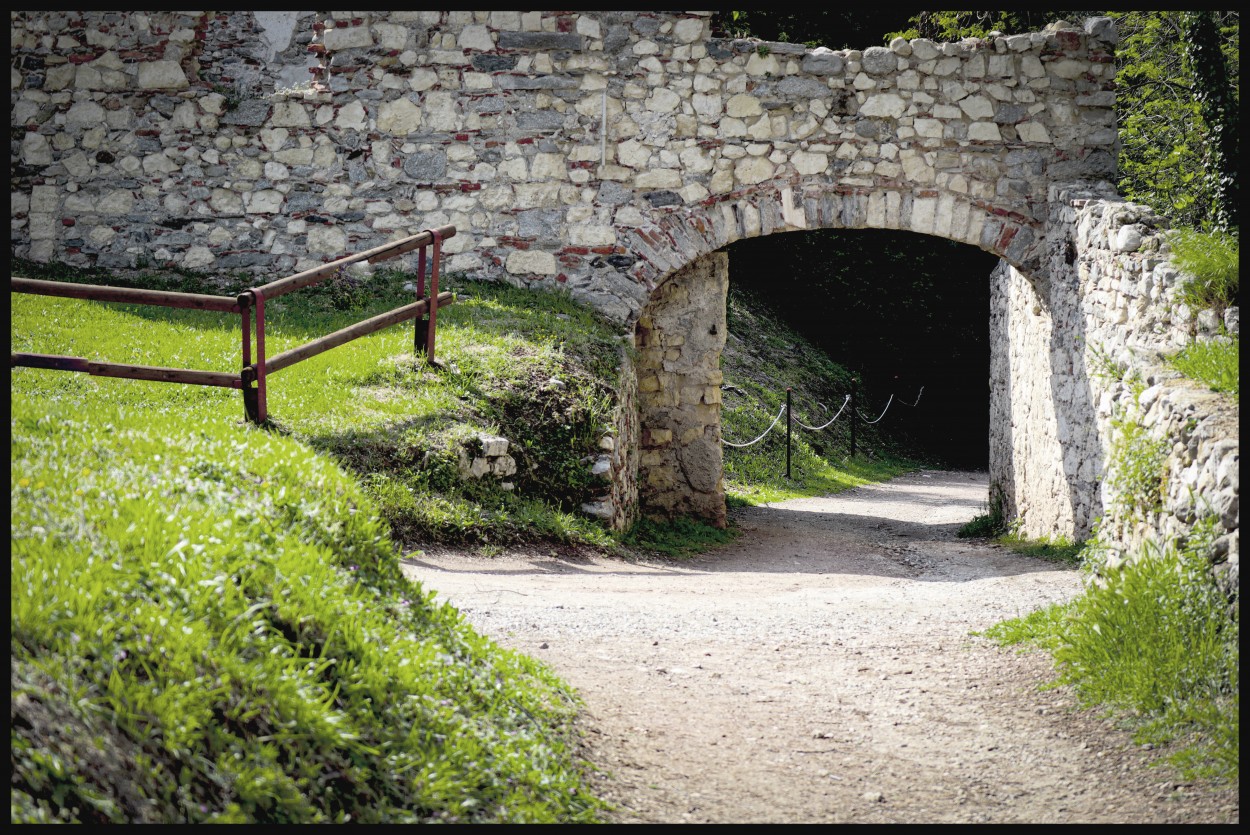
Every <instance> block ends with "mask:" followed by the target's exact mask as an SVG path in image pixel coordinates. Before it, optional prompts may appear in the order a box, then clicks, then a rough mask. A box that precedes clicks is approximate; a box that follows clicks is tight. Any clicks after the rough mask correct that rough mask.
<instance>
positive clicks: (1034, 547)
mask: <svg viewBox="0 0 1250 835" xmlns="http://www.w3.org/2000/svg"><path fill="white" fill-rule="evenodd" d="M994 541H995V542H998V543H999V544H1001V545H1006V546H1007V547H1008V548H1010V549H1011V550H1013V551H1015V552H1016V553H1017V554H1024V555H1025V556H1028V557H1037V558H1038V559H1043V560H1049V561H1050V562H1056V563H1061V564H1063V565H1071V566H1079V565H1080V564H1081V562H1082V560H1083V558H1084V555H1085V553H1086V552H1087V550H1088V549H1089V545H1088V543H1085V542H1072V541H1070V540H1069V539H1067V537H1062V536H1060V537H1055V538H1051V537H1041V538H1040V539H1027V538H1025V537H1022V536H1020V535H1018V534H1016V533H1010V532H1009V533H1006V534H1003V535H1002V536H999V537H998V538H997V539H995V540H994Z"/></svg>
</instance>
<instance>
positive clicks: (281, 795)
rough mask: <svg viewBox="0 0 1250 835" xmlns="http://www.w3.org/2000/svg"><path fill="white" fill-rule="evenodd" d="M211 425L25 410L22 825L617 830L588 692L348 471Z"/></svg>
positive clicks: (281, 442)
mask: <svg viewBox="0 0 1250 835" xmlns="http://www.w3.org/2000/svg"><path fill="white" fill-rule="evenodd" d="M65 376H68V375H65ZM84 403H85V401H84V400H83V399H81V398H80V399H79V400H78V405H79V406H82V405H84ZM207 411H208V410H201V411H200V413H199V414H197V415H196V416H195V419H194V420H193V421H188V419H187V416H186V414H185V413H182V412H175V411H173V410H171V411H170V412H169V413H168V414H158V413H157V410H155V409H151V408H134V407H132V406H130V405H129V404H126V403H109V402H107V400H106V399H103V398H97V399H95V400H94V401H92V402H91V403H90V408H89V409H86V410H81V409H73V408H66V407H65V401H64V400H61V401H59V402H58V401H57V400H54V399H51V398H49V399H39V398H33V397H30V396H25V397H18V398H15V399H14V403H13V406H12V411H11V417H10V428H11V433H12V438H11V481H10V490H11V499H10V508H11V519H12V521H11V543H12V557H11V564H10V566H11V567H10V580H11V585H10V609H11V614H10V617H11V620H10V629H11V647H12V658H11V664H12V677H13V690H12V710H13V722H12V723H11V731H10V738H11V743H12V766H13V773H12V781H11V782H12V787H11V788H12V819H13V820H14V821H15V822H16V821H44V820H48V821H52V820H67V821H81V822H108V821H113V822H131V821H145V820H147V821H188V822H209V821H261V822H314V821H325V822H340V821H347V820H351V821H356V822H401V821H410V822H421V821H466V822H469V821H482V822H488V821H489V822H541V821H548V822H551V821H557V822H569V821H590V820H594V819H596V817H597V815H598V810H599V809H600V808H601V807H600V805H599V804H598V802H597V801H596V800H594V799H593V797H592V796H591V794H590V793H589V791H588V790H587V788H586V786H585V784H584V783H583V779H582V778H583V770H582V766H581V765H580V763H579V761H578V760H577V758H576V756H575V755H574V753H573V750H574V743H575V740H574V739H573V738H572V736H571V730H570V724H569V723H570V721H571V719H572V717H573V715H574V711H575V709H576V699H575V696H574V694H573V693H572V692H571V691H570V690H569V689H568V688H567V686H566V685H564V684H562V683H561V682H560V681H559V680H557V679H556V678H555V677H554V676H553V675H551V674H550V673H549V672H548V671H546V670H545V669H544V668H542V667H541V666H540V665H539V664H537V662H534V661H532V660H531V659H528V658H526V657H524V656H521V655H519V654H514V653H512V652H510V651H505V650H502V649H500V648H498V647H496V646H495V645H493V644H492V643H491V642H490V641H489V640H488V639H486V638H484V637H482V636H480V635H478V634H476V633H475V632H474V631H473V630H472V629H471V628H470V627H469V626H468V625H467V624H466V623H465V622H464V621H463V619H462V618H461V616H460V615H459V613H458V612H456V611H455V610H454V609H452V608H450V607H448V606H445V605H440V604H436V603H435V602H434V600H433V596H432V595H430V594H427V593H426V592H425V591H424V590H423V589H422V588H421V587H420V586H418V585H416V584H413V583H411V582H409V581H408V580H406V579H405V578H404V576H403V575H402V573H401V571H400V568H399V564H398V555H397V552H396V550H395V548H394V546H393V545H392V543H391V540H390V539H389V537H388V535H387V532H386V526H385V524H384V523H383V522H381V521H380V520H379V518H378V517H377V514H376V512H375V510H374V508H373V507H372V504H371V502H370V500H369V497H368V496H366V495H365V494H364V493H363V492H362V491H361V489H360V488H359V486H358V485H357V483H356V482H355V480H354V479H352V478H351V477H349V476H348V475H346V474H345V473H344V472H343V471H341V470H340V469H339V468H338V467H336V466H335V465H334V464H332V463H331V462H330V460H329V459H327V458H326V457H324V456H321V455H318V454H315V453H313V452H311V451H310V450H309V449H308V448H307V447H305V446H303V445H301V444H299V443H297V442H296V441H294V440H291V439H287V438H282V437H280V436H278V435H276V434H274V433H269V432H264V431H261V430H256V429H250V428H246V427H242V426H240V425H239V424H238V423H237V422H236V421H233V420H231V419H229V418H222V417H214V416H211V415H209V414H208V413H207Z"/></svg>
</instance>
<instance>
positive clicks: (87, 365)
mask: <svg viewBox="0 0 1250 835" xmlns="http://www.w3.org/2000/svg"><path fill="white" fill-rule="evenodd" d="M455 234H456V227H454V226H440V227H437V228H434V229H426V230H425V231H423V232H420V233H418V234H416V235H409V236H408V237H406V238H401V239H400V240H397V241H391V242H390V243H388V244H383V245H382V246H376V247H374V248H373V249H369V250H365V251H364V252H360V253H357V254H355V255H348V256H346V257H344V258H339V259H338V260H336V261H331V262H330V263H328V264H323V265H321V266H320V267H314V268H313V269H310V270H305V271H304V272H302V273H296V274H295V275H292V276H287V277H286V278H282V279H278V280H277V281H271V282H269V283H268V284H262V285H261V286H259V287H253V288H251V289H249V290H244V291H243V292H241V293H239V294H238V295H237V296H235V297H233V298H231V297H229V296H210V295H204V294H199V293H175V292H170V291H165V290H145V289H137V288H131V287H108V286H104V285H98V284H71V283H69V282H63V281H41V280H38V279H30V278H17V277H14V278H11V279H10V281H11V289H12V291H13V292H15V293H34V294H38V295H46V296H63V297H67V298H77V299H88V300H90V301H102V302H130V303H134V304H151V305H160V306H163V307H182V308H193V309H199V310H213V311H219V312H222V313H236V314H239V315H240V317H241V322H240V324H241V326H242V337H243V338H242V343H243V344H242V349H243V363H242V368H241V369H240V371H239V373H238V374H231V373H228V372H223V371H200V370H196V369H191V368H163V367H159V366H151V365H129V364H124V363H115V362H92V361H90V360H87V359H85V358H83V357H70V356H59V355H55V354H29V353H18V352H10V354H9V366H10V367H13V366H25V367H28V368H48V369H52V370H56V371H79V372H83V373H86V374H92V375H95V376H97V377H126V378H129V379H132V380H152V381H156V382H165V383H189V384H191V385H200V386H220V387H222V388H234V389H241V390H242V391H243V407H244V410H245V411H246V413H247V416H248V419H249V420H252V421H253V422H255V423H258V424H263V423H264V422H265V421H266V420H267V418H266V414H267V410H268V406H267V405H266V401H267V395H266V389H267V386H266V377H268V375H270V374H273V373H275V372H278V371H281V370H282V369H284V368H289V367H290V366H292V365H294V364H295V363H297V362H300V361H301V360H306V359H309V358H310V357H315V356H317V355H318V354H321V353H324V352H325V351H329V350H330V349H331V348H337V347H338V346H339V345H343V344H345V343H347V342H351V341H352V340H353V339H359V338H360V337H362V336H367V335H369V334H371V333H373V332H374V331H379V330H382V329H383V328H387V327H390V326H391V325H396V324H399V323H400V322H404V321H407V320H409V319H418V318H420V319H421V321H419V322H418V323H417V326H416V331H415V332H414V334H413V353H414V354H415V355H421V354H422V353H424V355H425V358H426V361H427V362H429V363H431V364H433V363H434V332H435V327H436V321H437V315H438V308H439V307H440V306H446V305H449V304H454V303H455V301H456V296H455V294H454V293H440V292H439V291H438V268H439V262H440V260H441V253H442V244H443V241H444V240H446V239H447V238H451V237H454V236H455ZM431 245H432V246H433V248H434V255H433V257H432V258H431V259H430V292H429V295H428V296H427V295H426V290H425V278H426V247H428V246H431ZM413 250H420V252H419V257H418V264H417V282H416V291H417V296H418V300H417V301H416V302H413V303H412V304H408V305H405V306H403V307H400V308H396V309H395V310H390V311H387V312H386V313H382V314H379V315H377V316H374V317H373V318H371V319H366V320H365V321H363V322H357V323H356V324H354V325H349V326H348V327H346V328H342V329H341V330H337V331H335V332H334V333H331V334H329V335H327V336H322V337H319V338H317V339H314V340H312V341H311V342H308V343H305V344H304V345H300V346H299V347H297V348H292V349H291V350H289V351H284V352H283V353H281V354H278V355H276V356H274V357H272V358H268V359H267V358H266V356H265V302H266V301H268V300H270V299H273V298H276V297H278V296H282V295H285V294H287V293H290V292H293V291H295V290H299V289H300V288H302V287H308V286H310V285H312V284H316V283H317V282H320V281H324V280H326V279H328V278H330V277H332V276H334V275H336V274H340V271H341V270H342V269H343V268H344V267H346V266H347V265H348V264H358V263H362V262H369V261H386V260H388V259H390V258H397V257H399V256H400V255H403V254H405V253H407V252H412V251H413ZM421 297H424V298H421ZM253 317H254V318H255V322H256V362H254V363H253V362H252V358H251V357H252V326H251V319H252V318H253Z"/></svg>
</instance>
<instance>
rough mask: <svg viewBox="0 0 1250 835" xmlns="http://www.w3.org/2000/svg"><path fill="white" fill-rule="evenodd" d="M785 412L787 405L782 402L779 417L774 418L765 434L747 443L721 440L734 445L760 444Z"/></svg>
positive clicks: (728, 444) (727, 444) (726, 444)
mask: <svg viewBox="0 0 1250 835" xmlns="http://www.w3.org/2000/svg"><path fill="white" fill-rule="evenodd" d="M785 413H786V407H785V404H782V406H781V409H780V410H779V411H778V412H777V417H775V418H773V422H772V423H770V424H769V425H768V428H767V429H765V430H764V434H763V435H760V436H759V437H758V438H756V439H755V440H754V441H747V442H746V443H745V444H735V443H733V442H732V441H726V440H725V439H724V438H721V440H720V442H721V443H722V444H724V445H725V446H733V447H748V446H751V445H752V444H758V443H759V442H760V441H762V440H764V435H767V434H768V433H769V432H772V431H773V427H774V426H776V425H777V421H779V420H781V416H782V415H784V414H785Z"/></svg>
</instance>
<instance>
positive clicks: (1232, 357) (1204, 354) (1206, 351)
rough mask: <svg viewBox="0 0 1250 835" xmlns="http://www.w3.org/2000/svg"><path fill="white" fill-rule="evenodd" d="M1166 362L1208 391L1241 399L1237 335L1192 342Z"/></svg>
mask: <svg viewBox="0 0 1250 835" xmlns="http://www.w3.org/2000/svg"><path fill="white" fill-rule="evenodd" d="M1168 361H1169V363H1170V364H1171V365H1172V367H1173V368H1175V369H1176V370H1177V371H1179V372H1181V373H1182V374H1184V375H1185V376H1186V377H1188V378H1189V379H1191V380H1195V381H1196V382H1199V383H1202V384H1203V385H1204V386H1207V387H1208V388H1209V389H1211V390H1212V391H1218V392H1223V393H1224V394H1228V395H1231V396H1232V397H1233V399H1234V400H1240V399H1241V337H1240V336H1233V337H1231V338H1227V339H1214V340H1210V341H1206V342H1195V343H1193V344H1192V345H1188V346H1186V347H1185V348H1183V349H1182V350H1180V351H1179V352H1177V353H1176V354H1175V355H1174V356H1172V357H1171V358H1169V360H1168Z"/></svg>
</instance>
